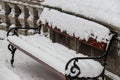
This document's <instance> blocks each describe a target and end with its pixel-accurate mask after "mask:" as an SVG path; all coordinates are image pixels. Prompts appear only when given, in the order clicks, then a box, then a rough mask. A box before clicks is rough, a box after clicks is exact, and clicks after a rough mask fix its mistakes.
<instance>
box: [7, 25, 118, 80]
mask: <svg viewBox="0 0 120 80" xmlns="http://www.w3.org/2000/svg"><path fill="white" fill-rule="evenodd" d="M21 29H23V30H30V29H32V30H35V31H36V32H38V33H39V34H40V29H41V26H40V27H36V28H19V27H15V28H12V29H10V30H9V31H8V33H7V36H9V35H16V36H19V35H18V30H21ZM11 32H12V34H10V33H11ZM111 32H112V31H111ZM112 34H113V36H112V38H111V40H110V43H109V46H108V48H107V50H105V51H104V53H103V54H102V55H101V56H96V57H75V58H72V59H71V60H69V62H68V63H67V64H66V67H65V70H67V69H68V66H69V64H70V63H71V62H72V61H74V66H72V68H71V73H76V72H75V71H74V70H73V69H74V68H76V69H77V70H79V72H78V73H77V74H76V75H75V76H70V75H65V78H66V80H87V79H92V80H98V78H99V77H102V80H104V77H105V66H106V64H107V62H106V61H107V56H108V53H109V50H110V47H111V44H112V42H113V39H114V38H115V37H116V36H117V34H116V33H115V32H112ZM8 49H9V50H10V51H11V54H12V58H11V65H12V66H13V63H14V55H15V51H16V50H17V49H19V50H21V48H19V47H17V46H16V45H15V44H14V43H11V42H10V41H9V45H8ZM22 51H23V52H24V53H27V51H25V50H22ZM29 56H32V55H29ZM32 58H34V57H33V56H32ZM34 59H35V60H37V61H39V60H38V59H36V58H34ZM80 59H82V60H86V59H102V60H103V63H102V65H103V66H104V69H103V71H102V73H101V74H100V75H98V76H97V77H92V78H91V77H82V78H79V77H78V75H79V74H80V73H81V72H80V68H79V67H78V66H77V65H76V63H77V62H78V60H80ZM48 66H49V65H48ZM63 76H64V75H63Z"/></svg>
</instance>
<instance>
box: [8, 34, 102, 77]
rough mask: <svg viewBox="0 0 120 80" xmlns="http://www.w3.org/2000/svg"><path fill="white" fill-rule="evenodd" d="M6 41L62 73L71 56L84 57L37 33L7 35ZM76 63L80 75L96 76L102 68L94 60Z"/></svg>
mask: <svg viewBox="0 0 120 80" xmlns="http://www.w3.org/2000/svg"><path fill="white" fill-rule="evenodd" d="M8 41H9V42H11V43H14V44H15V45H17V46H18V47H20V48H22V49H23V50H25V51H27V52H28V53H30V54H32V55H33V56H34V57H36V58H38V59H39V60H41V61H43V62H45V63H46V64H48V65H50V66H51V67H53V68H54V69H56V70H57V71H58V72H60V73H62V74H65V65H66V64H67V62H68V61H69V60H70V59H71V58H73V57H85V56H84V55H82V54H80V53H79V54H76V52H75V51H73V50H71V49H69V48H67V47H65V46H63V45H61V44H58V43H52V41H51V40H50V39H49V38H46V37H44V36H42V35H38V34H36V35H33V36H19V37H17V36H9V37H8ZM78 64H79V67H80V69H81V75H79V76H80V77H85V76H87V77H96V76H98V75H99V74H100V73H101V72H102V70H103V66H102V65H101V64H100V63H99V62H97V61H95V60H79V62H78ZM87 65H89V66H87Z"/></svg>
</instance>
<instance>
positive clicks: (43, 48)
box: [7, 9, 116, 80]
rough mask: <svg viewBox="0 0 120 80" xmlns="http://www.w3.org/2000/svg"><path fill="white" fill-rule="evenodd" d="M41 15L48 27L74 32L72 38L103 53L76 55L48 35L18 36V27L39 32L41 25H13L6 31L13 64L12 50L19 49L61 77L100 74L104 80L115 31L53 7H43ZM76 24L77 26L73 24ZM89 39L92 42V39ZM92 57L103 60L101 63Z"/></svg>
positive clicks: (84, 77)
mask: <svg viewBox="0 0 120 80" xmlns="http://www.w3.org/2000/svg"><path fill="white" fill-rule="evenodd" d="M53 13H54V14H53ZM57 15H58V16H57ZM55 16H57V17H55ZM40 17H41V19H40V20H41V22H42V23H43V24H44V25H45V24H47V27H48V28H49V29H52V30H55V29H54V28H57V29H60V30H61V33H62V31H63V32H64V31H66V33H62V34H65V35H66V34H67V35H69V36H70V37H72V35H73V36H74V37H77V39H78V37H79V40H80V42H81V43H83V44H87V45H89V46H90V47H96V48H98V49H100V50H102V51H103V54H102V55H101V56H95V57H88V56H85V55H83V54H81V53H79V54H76V51H73V50H71V49H69V48H67V47H65V46H63V45H61V44H58V43H53V42H52V41H51V40H50V39H49V38H47V37H45V36H44V35H42V34H36V35H33V36H21V35H20V36H19V35H18V33H17V31H18V30H20V29H27V30H30V29H33V30H35V31H37V30H38V32H39V33H40V28H41V27H38V28H12V29H10V30H9V31H8V33H7V36H8V41H9V45H8V49H9V50H10V51H11V53H12V59H11V64H12V66H13V62H14V54H15V51H16V49H19V50H21V51H23V52H24V53H26V54H27V55H28V56H30V57H32V58H33V59H35V60H37V61H38V62H41V61H42V62H43V63H45V64H46V65H47V66H49V67H50V68H51V69H54V71H55V72H56V73H57V74H59V75H61V76H62V77H63V78H65V77H66V79H67V80H74V79H75V80H76V79H82V80H83V79H92V80H93V79H95V80H97V78H99V77H102V79H103V80H104V71H105V65H106V59H107V55H108V51H109V49H110V47H111V43H112V41H113V37H114V36H115V35H116V34H115V33H113V32H112V31H110V30H109V29H107V28H105V27H103V26H102V25H99V24H97V23H94V22H90V21H87V20H84V19H79V18H78V17H75V16H71V15H67V14H65V13H61V12H58V11H54V10H48V9H45V10H44V11H43V13H42V14H41V16H40ZM53 17H54V18H53ZM67 18H69V19H67ZM65 19H67V20H65ZM59 21H60V22H61V24H62V25H61V24H60V23H59ZM64 21H65V22H64ZM69 21H70V22H69ZM72 22H73V23H72ZM66 23H69V24H68V26H69V27H68V28H67V27H65V24H66ZM75 24H76V26H77V27H75ZM51 25H52V26H51ZM66 26H67V25H66ZM79 26H81V27H79ZM89 26H90V27H89ZM55 31H56V30H55ZM74 31H76V32H74ZM95 31H96V32H95ZM99 31H102V32H99ZM10 32H13V34H12V35H10ZM103 32H104V33H103ZM91 40H92V41H93V42H91ZM94 59H103V62H102V63H100V62H98V61H95V60H94ZM64 75H65V77H64Z"/></svg>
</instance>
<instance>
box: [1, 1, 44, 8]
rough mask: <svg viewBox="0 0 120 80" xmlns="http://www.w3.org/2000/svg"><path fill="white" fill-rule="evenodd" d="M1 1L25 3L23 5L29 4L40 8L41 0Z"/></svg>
mask: <svg viewBox="0 0 120 80" xmlns="http://www.w3.org/2000/svg"><path fill="white" fill-rule="evenodd" d="M2 1H3V2H9V3H14V4H20V5H25V6H31V7H36V8H41V7H42V6H41V5H40V4H41V2H42V0H37V1H36V0H21V1H19V0H2Z"/></svg>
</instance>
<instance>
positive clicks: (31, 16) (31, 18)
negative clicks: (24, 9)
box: [28, 11, 34, 21]
mask: <svg viewBox="0 0 120 80" xmlns="http://www.w3.org/2000/svg"><path fill="white" fill-rule="evenodd" d="M29 15H30V16H29V17H28V20H30V21H33V18H34V17H33V15H32V13H31V12H30V11H29Z"/></svg>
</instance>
